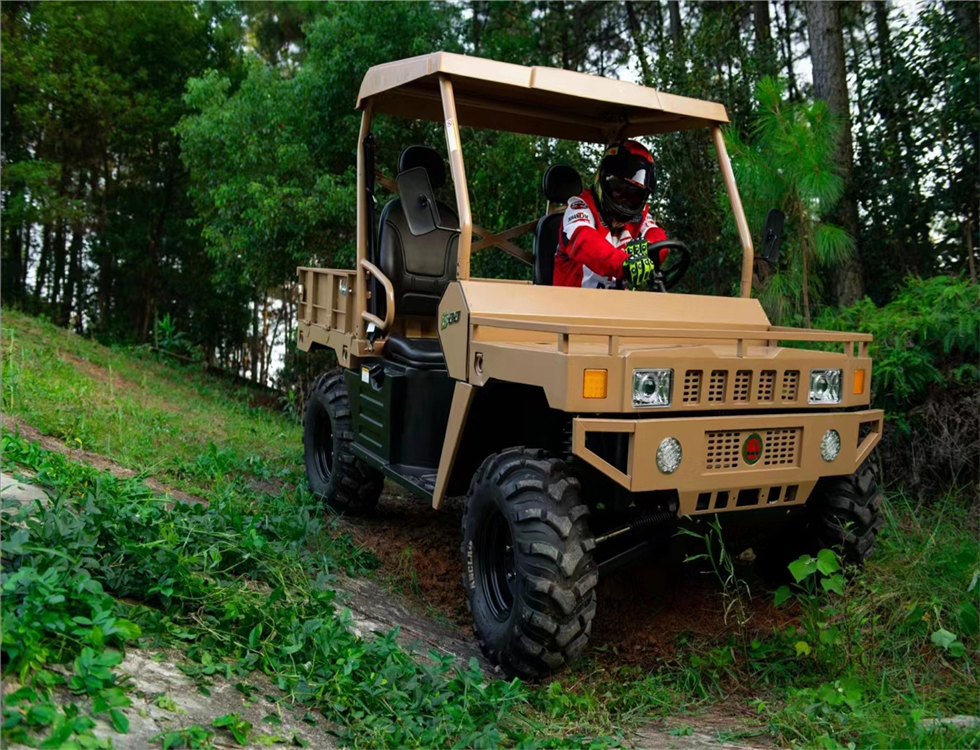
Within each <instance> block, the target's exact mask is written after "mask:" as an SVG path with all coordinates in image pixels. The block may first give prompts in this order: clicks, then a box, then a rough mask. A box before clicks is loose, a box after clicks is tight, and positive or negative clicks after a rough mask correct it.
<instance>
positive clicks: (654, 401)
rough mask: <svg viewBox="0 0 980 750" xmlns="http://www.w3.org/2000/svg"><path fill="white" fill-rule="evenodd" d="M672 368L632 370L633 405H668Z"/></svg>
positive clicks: (672, 377) (672, 378)
mask: <svg viewBox="0 0 980 750" xmlns="http://www.w3.org/2000/svg"><path fill="white" fill-rule="evenodd" d="M673 380H674V371H673V370H633V406H670V386H671V383H672V382H673Z"/></svg>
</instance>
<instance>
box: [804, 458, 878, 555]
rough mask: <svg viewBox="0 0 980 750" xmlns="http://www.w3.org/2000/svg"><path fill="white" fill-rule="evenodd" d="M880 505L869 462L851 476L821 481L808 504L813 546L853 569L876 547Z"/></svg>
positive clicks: (873, 473) (872, 468) (876, 484)
mask: <svg viewBox="0 0 980 750" xmlns="http://www.w3.org/2000/svg"><path fill="white" fill-rule="evenodd" d="M881 501H882V495H881V490H880V489H879V488H878V478H877V477H876V475H875V469H874V466H873V465H872V464H871V462H870V461H865V462H864V463H863V464H861V467H860V468H859V469H858V470H857V471H856V472H854V473H853V474H851V475H850V476H844V477H826V478H824V479H821V480H820V481H819V482H818V483H817V486H816V487H815V488H814V490H813V495H812V496H811V497H810V499H809V500H808V501H807V505H808V506H809V509H810V512H811V515H810V523H809V535H810V542H811V544H812V546H814V547H816V548H817V549H833V550H837V551H838V552H840V553H841V557H842V558H843V559H844V561H845V562H848V563H850V564H852V565H860V564H862V563H864V561H865V560H867V559H868V558H869V557H871V555H872V554H873V553H874V550H875V545H876V544H877V539H878V529H880V528H881V524H882V521H883V519H882V517H881V513H880V511H881Z"/></svg>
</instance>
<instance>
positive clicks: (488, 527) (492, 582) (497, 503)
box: [462, 448, 598, 679]
mask: <svg viewBox="0 0 980 750" xmlns="http://www.w3.org/2000/svg"><path fill="white" fill-rule="evenodd" d="M587 515H588V508H587V507H586V506H585V505H584V504H583V503H582V502H581V499H580V496H579V483H578V480H577V479H575V478H574V477H572V476H570V475H569V473H568V470H567V467H566V465H565V463H564V462H563V461H561V460H559V459H556V458H554V457H552V456H550V455H549V454H547V453H545V452H544V451H537V450H527V449H524V448H511V449H508V450H506V451H503V452H502V453H498V454H496V455H493V456H490V457H489V458H488V459H487V460H486V461H484V462H483V465H482V466H481V467H480V469H479V471H477V473H476V475H475V476H474V478H473V481H472V483H471V484H470V490H469V494H468V495H467V503H466V514H465V515H464V517H463V544H462V555H463V585H464V586H465V588H466V595H467V600H468V603H469V607H470V611H471V612H472V614H473V627H474V630H475V632H476V636H477V638H478V639H479V641H480V645H481V647H482V648H483V651H484V653H485V654H486V655H487V657H488V658H489V659H490V660H491V661H493V662H494V663H495V664H499V665H500V666H501V667H502V668H503V670H504V671H505V672H506V673H507V674H508V675H509V676H512V677H521V678H524V679H536V678H539V677H543V676H545V675H547V674H549V673H551V672H553V671H555V670H557V669H559V668H560V667H562V666H563V665H565V664H568V663H570V662H572V661H573V660H575V659H576V658H577V657H578V656H579V654H581V652H582V650H583V649H584V648H585V645H586V644H587V643H588V640H589V635H590V633H591V632H592V619H593V617H595V610H596V597H595V585H596V582H597V581H598V574H597V572H596V565H595V562H594V561H593V559H592V550H593V549H594V548H595V541H594V539H593V538H592V534H591V533H590V531H589V527H588V525H587V523H586V516H587Z"/></svg>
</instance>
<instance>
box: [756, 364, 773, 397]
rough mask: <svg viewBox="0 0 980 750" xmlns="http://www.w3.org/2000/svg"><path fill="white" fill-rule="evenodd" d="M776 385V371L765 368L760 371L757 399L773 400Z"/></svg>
mask: <svg viewBox="0 0 980 750" xmlns="http://www.w3.org/2000/svg"><path fill="white" fill-rule="evenodd" d="M775 387H776V371H775V370H763V371H762V372H760V373H759V385H758V386H757V390H756V396H755V397H756V399H757V400H759V401H772V392H773V389H774V388H775Z"/></svg>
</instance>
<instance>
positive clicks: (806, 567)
mask: <svg viewBox="0 0 980 750" xmlns="http://www.w3.org/2000/svg"><path fill="white" fill-rule="evenodd" d="M788 567H789V572H790V573H791V574H792V576H793V578H794V579H795V580H796V582H797V583H800V582H802V581H803V580H804V579H805V578H807V577H808V576H811V575H813V573H814V572H815V571H816V569H817V561H816V559H814V558H812V557H810V556H809V555H802V556H801V557H800V558H799V559H798V560H793V562H791V563H790V564H789V566H788Z"/></svg>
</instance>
